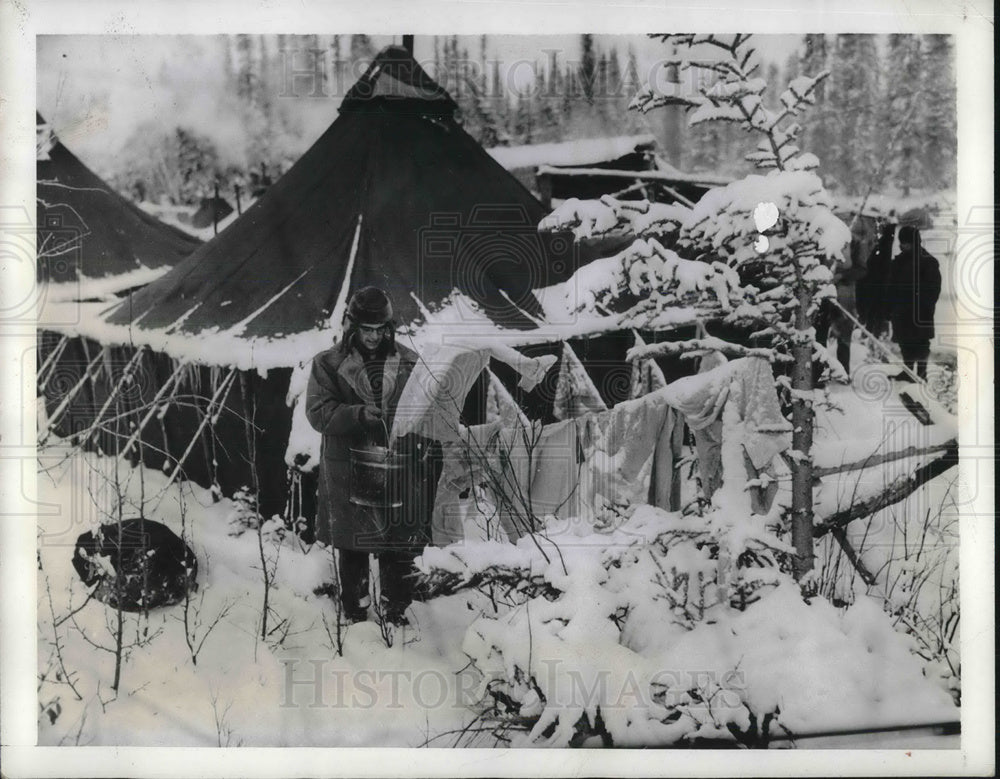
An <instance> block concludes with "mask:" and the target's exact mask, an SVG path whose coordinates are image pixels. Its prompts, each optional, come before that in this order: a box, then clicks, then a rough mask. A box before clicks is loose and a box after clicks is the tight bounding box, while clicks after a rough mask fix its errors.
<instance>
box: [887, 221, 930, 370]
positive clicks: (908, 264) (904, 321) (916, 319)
mask: <svg viewBox="0 0 1000 779" xmlns="http://www.w3.org/2000/svg"><path fill="white" fill-rule="evenodd" d="M940 295H941V270H940V267H939V266H938V261H937V260H936V259H935V258H934V257H932V256H931V255H930V254H929V253H928V252H927V250H926V249H924V248H923V245H922V242H921V239H920V231H919V230H917V228H915V227H910V226H904V227H900V228H899V254H897V255H896V256H895V257H894V258H893V260H892V267H891V268H890V270H889V283H888V285H887V295H886V302H887V305H888V307H889V321H890V322H891V323H892V338H893V340H894V341H895V342H896V343H897V344H899V349H900V351H901V352H902V353H903V364H904V365H906V367H907V368H910V369H911V370H913V369H915V372H916V374H917V376H918V377H920V378H921V379H924V380H926V379H927V360H928V358H929V357H930V353H931V339H932V338H933V337H934V309H935V307H936V306H937V301H938V298H939V297H940ZM895 378H897V379H903V380H906V379H907V378H908V377H906V374H905V373H900V374H899V375H898V376H896V377H895Z"/></svg>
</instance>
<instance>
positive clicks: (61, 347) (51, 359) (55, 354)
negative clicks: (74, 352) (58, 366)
mask: <svg viewBox="0 0 1000 779" xmlns="http://www.w3.org/2000/svg"><path fill="white" fill-rule="evenodd" d="M68 343H69V336H68V335H64V336H63V337H62V338H60V339H59V343H57V344H56V346H55V348H54V349H53V350H52V352H51V354H49V356H48V357H46V358H45V362H43V363H42V367H41V368H39V369H38V377H37V379H38V381H39V382H41V384H40V385H39V387H38V391H39V393H43V392H45V388H46V387H47V386H48V383H49V378H51V374H50V375H49V376H48V377H47V378H46V379H45V380H44V381H42V374H43V373H45V372H46V370H47V369H48V368H49V367H50V366H51V367H52V370H53V371H55V363H56V362H58V361H59V358H60V357H62V353H63V352H64V351H65V350H66V345H67V344H68Z"/></svg>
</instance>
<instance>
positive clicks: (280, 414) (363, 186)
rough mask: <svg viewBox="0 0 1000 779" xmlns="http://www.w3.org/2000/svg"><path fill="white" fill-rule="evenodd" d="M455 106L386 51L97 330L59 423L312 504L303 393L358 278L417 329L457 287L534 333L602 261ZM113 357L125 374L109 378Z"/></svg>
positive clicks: (224, 480)
mask: <svg viewBox="0 0 1000 779" xmlns="http://www.w3.org/2000/svg"><path fill="white" fill-rule="evenodd" d="M455 109H456V106H455V103H454V102H453V101H452V99H451V98H450V96H449V95H448V94H447V93H446V92H445V91H444V90H443V89H442V88H441V87H440V86H438V85H437V84H436V83H435V82H434V81H433V80H432V79H431V78H430V76H428V75H427V73H425V72H424V71H423V70H422V69H421V68H420V66H419V65H418V64H417V63H416V62H415V61H414V60H413V58H412V57H411V56H410V55H409V53H407V52H406V51H405V50H404V49H401V48H396V47H390V48H389V49H386V50H385V51H383V52H382V53H381V54H380V55H379V56H378V57H377V58H376V60H375V61H374V62H373V63H372V65H371V67H370V68H369V70H368V71H367V72H366V73H365V75H364V76H363V77H362V78H361V79H360V80H359V81H358V83H357V84H355V86H354V87H353V88H352V89H351V90H350V92H349V93H348V94H347V95H346V96H345V99H344V101H343V103H342V105H341V107H340V112H339V116H338V118H337V119H336V121H334V122H333V124H332V125H331V126H330V128H329V129H328V130H327V131H326V132H325V133H324V134H323V135H322V136H321V137H320V139H319V140H318V141H317V142H316V143H315V144H314V145H313V146H312V147H311V148H310V149H309V150H308V151H307V152H306V153H305V154H304V155H303V157H302V158H301V159H300V160H299V161H298V162H297V163H296V164H295V165H294V166H293V167H292V168H291V169H290V170H289V171H288V172H286V174H285V175H284V176H283V177H282V178H281V179H280V180H279V181H278V182H277V183H276V184H275V185H274V186H272V187H271V188H270V189H269V190H268V191H267V192H266V193H265V195H264V196H263V197H261V198H260V199H259V200H258V201H257V202H256V203H255V204H254V205H253V206H252V207H251V208H250V209H248V210H247V211H246V212H245V213H244V214H243V216H242V217H241V218H240V219H238V220H237V221H236V222H235V223H234V224H233V225H232V226H230V227H229V228H228V229H227V230H225V231H224V232H223V233H221V234H220V235H219V236H218V237H217V238H216V239H214V240H212V241H211V242H209V243H207V244H204V245H203V246H202V247H201V248H200V249H199V250H198V251H196V252H194V253H193V254H192V255H191V256H189V257H188V258H187V259H186V260H184V261H183V262H181V263H179V264H178V265H177V266H176V267H174V268H173V269H172V270H171V271H170V272H169V273H168V274H166V275H164V276H163V277H162V278H160V279H158V280H157V281H155V282H153V283H151V284H149V285H147V286H146V287H144V288H142V289H140V290H138V291H136V292H134V293H133V294H130V295H129V296H128V297H127V298H126V299H124V300H122V301H121V302H120V303H119V304H118V305H116V306H114V307H112V308H110V309H109V310H107V311H106V312H104V313H103V314H102V315H101V317H99V318H98V319H97V320H96V321H92V322H83V323H81V324H80V325H79V329H80V330H81V331H83V332H84V333H85V334H87V335H89V336H90V337H91V338H92V339H93V340H92V341H91V343H90V346H91V353H92V354H93V355H94V356H93V360H92V364H93V365H94V366H96V368H95V373H93V374H90V375H89V376H88V375H84V377H83V378H84V379H85V380H84V382H83V384H84V385H86V386H87V387H88V388H89V396H88V397H87V400H86V401H85V402H76V401H74V400H73V399H70V400H69V402H65V403H62V402H61V403H60V406H61V407H60V408H58V409H56V410H58V411H60V414H59V417H58V418H54V419H53V420H52V423H51V426H52V430H53V431H54V432H57V433H60V434H62V435H76V436H77V438H78V439H79V438H80V437H81V436H82V437H83V438H84V439H85V440H89V437H90V436H93V439H94V440H100V439H101V437H102V436H103V437H106V436H108V435H112V436H117V438H118V444H113V443H112V442H111V441H110V440H109V441H107V445H106V446H105V451H120V445H121V442H122V441H123V440H125V441H128V442H129V454H130V456H132V457H136V456H139V455H138V450H139V449H140V448H142V449H143V452H142V456H143V457H144V458H145V459H147V460H148V462H149V463H153V464H156V465H157V466H162V467H164V468H165V469H166V470H167V471H168V472H170V473H182V474H183V476H185V477H187V478H190V479H193V480H195V481H197V482H199V483H202V484H204V485H214V486H217V487H218V489H219V490H220V491H221V492H223V493H226V494H232V493H233V492H234V491H235V490H237V489H239V488H240V487H242V486H244V485H252V484H255V485H256V486H257V487H259V492H260V501H261V503H260V508H261V510H262V511H263V512H264V513H265V514H266V515H267V514H270V513H276V512H280V511H286V512H288V514H289V515H290V516H293V517H297V516H302V515H305V516H308V515H309V514H311V507H310V506H309V503H310V498H311V496H312V493H313V488H312V485H311V484H310V483H309V478H310V477H308V476H306V477H305V481H302V477H303V474H302V473H301V472H300V470H298V469H296V468H295V467H292V469H291V470H289V469H288V467H287V466H302V467H301V471H305V470H308V468H310V467H311V466H312V465H314V463H313V462H309V461H308V456H307V455H302V449H303V447H297V446H296V445H295V443H294V441H293V442H292V443H289V441H290V439H295V438H296V436H297V435H298V433H297V432H296V430H295V420H294V418H295V414H296V408H295V401H296V399H297V398H298V396H299V395H300V394H301V391H302V390H303V389H304V380H303V379H304V375H305V373H304V372H305V370H306V368H307V367H308V364H309V361H310V359H311V357H312V355H313V354H315V353H316V352H318V351H320V350H321V349H324V348H327V347H329V345H330V344H331V343H332V342H333V340H334V339H335V338H336V337H337V336H338V335H339V333H340V328H341V325H342V317H343V310H344V307H345V305H346V301H347V298H348V296H349V294H350V293H351V292H352V291H353V290H355V289H357V288H360V287H362V286H366V285H369V284H376V285H379V286H382V287H384V288H386V289H387V290H388V291H389V292H390V294H391V295H392V296H393V299H394V305H395V308H396V316H397V319H398V321H399V322H400V323H403V324H407V323H412V322H414V321H417V320H420V319H421V318H422V317H423V318H426V316H428V315H429V314H430V312H431V310H433V309H435V308H436V307H437V305H438V304H441V303H443V302H446V301H447V299H448V298H449V297H451V296H452V295H453V292H454V291H455V290H457V291H458V292H459V293H461V295H460V297H461V299H462V300H463V301H466V302H468V305H469V306H471V307H472V308H471V310H470V315H471V316H472V318H473V319H474V320H475V321H478V322H479V323H480V324H486V325H489V327H490V328H491V329H494V328H497V327H500V328H502V329H510V330H513V331H525V330H530V329H532V328H534V327H536V322H537V318H538V317H539V316H542V310H541V307H540V304H539V302H538V300H537V299H536V298H535V296H534V294H533V292H532V290H533V289H537V288H542V287H546V286H549V285H551V284H553V283H556V282H558V281H561V280H564V279H565V278H567V277H569V276H570V275H571V274H572V272H573V271H574V270H575V268H576V267H577V266H578V265H579V264H580V263H581V262H584V261H585V260H582V259H579V257H580V254H581V252H580V251H579V249H578V247H577V246H576V245H575V244H574V242H573V241H572V240H567V239H566V237H565V236H558V235H551V234H541V233H539V232H538V230H537V225H538V222H539V221H541V219H542V218H543V217H544V216H545V215H546V213H547V212H546V211H545V210H544V209H543V208H542V206H541V205H540V204H539V203H538V201H537V200H535V199H534V197H533V196H532V195H531V194H530V193H529V192H528V191H527V190H526V189H525V188H524V187H523V186H522V185H521V184H520V183H519V182H517V180H516V179H514V178H513V177H512V176H511V175H510V174H509V173H507V172H506V171H505V170H504V169H503V168H502V167H501V166H500V165H499V164H498V163H496V162H495V161H494V160H493V159H492V158H491V157H490V156H489V155H488V154H487V153H486V152H485V151H484V150H483V149H482V148H481V147H480V146H479V145H478V144H477V143H476V142H475V141H474V140H473V139H472V138H471V137H470V136H469V135H468V134H467V133H465V132H464V131H463V130H462V129H461V127H460V126H459V124H458V123H457V122H456V121H455V119H454V116H453V114H454V111H455ZM585 253H586V252H584V254H585ZM102 355H103V362H105V363H106V362H107V361H108V360H109V356H110V359H112V362H114V363H115V364H118V365H120V366H121V369H120V370H119V372H118V374H117V376H116V374H115V373H114V372H113V371H112V372H107V373H106V374H102V375H98V374H99V373H100V365H101V364H102ZM90 367H91V365H90V364H88V366H87V367H86V369H85V371H84V374H87V373H88V372H89V371H90ZM129 372H131V375H132V376H133V377H134V380H133V381H132V386H131V389H130V391H129V392H128V393H124V392H122V391H121V389H120V381H118V378H119V377H120V376H124V375H125V374H126V373H129ZM91 377H92V378H91ZM480 389H481V390H482V387H480ZM126 395H127V397H126ZM122 404H125V405H127V406H128V408H127V409H126V410H124V411H122V410H121V409H120V408H118V406H120V405H122ZM116 408H118V410H117V412H115V413H112V412H113V411H114V410H115V409H116ZM112 417H113V418H114V419H115V420H116V422H115V429H114V430H112V431H111V432H110V433H109V432H108V431H107V430H106V429H105V428H106V427H107V422H105V421H104V420H106V419H109V418H112ZM300 422H301V420H300ZM81 431H82V433H81ZM299 432H301V431H299ZM140 444H143V446H141V447H140ZM113 446H117V448H112V447H113ZM305 448H307V447H305ZM297 455H298V456H297ZM251 463H252V464H253V466H251ZM295 496H299V497H301V504H300V505H297V506H294V507H290V505H289V499H290V498H294V497H295Z"/></svg>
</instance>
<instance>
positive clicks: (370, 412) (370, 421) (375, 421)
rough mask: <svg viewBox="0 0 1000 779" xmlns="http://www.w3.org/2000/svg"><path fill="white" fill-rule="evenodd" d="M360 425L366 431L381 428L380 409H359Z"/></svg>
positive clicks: (370, 407)
mask: <svg viewBox="0 0 1000 779" xmlns="http://www.w3.org/2000/svg"><path fill="white" fill-rule="evenodd" d="M361 424H362V425H363V426H364V427H365V429H367V430H372V429H376V430H377V429H381V428H382V409H380V408H379V407H378V406H365V407H364V408H362V409H361Z"/></svg>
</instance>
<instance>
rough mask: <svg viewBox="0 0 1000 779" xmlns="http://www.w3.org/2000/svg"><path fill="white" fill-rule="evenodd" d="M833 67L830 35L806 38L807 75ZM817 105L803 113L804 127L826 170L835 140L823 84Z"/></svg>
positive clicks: (803, 63) (817, 92)
mask: <svg viewBox="0 0 1000 779" xmlns="http://www.w3.org/2000/svg"><path fill="white" fill-rule="evenodd" d="M829 67H830V52H829V47H828V46H827V39H826V35H825V34H823V33H815V34H809V35H806V36H805V54H803V56H802V61H801V68H802V72H803V73H808V74H810V75H816V74H818V73H822V72H823V71H825V70H828V69H829ZM813 94H814V98H815V103H814V104H813V106H812V107H811V108H807V109H805V110H804V112H803V119H804V121H803V125H804V126H805V128H806V135H805V139H804V140H805V142H806V146H807V147H808V148H809V150H810V151H811V152H812V153H813V154H815V155H816V156H817V157H818V158H819V161H820V169H821V170H824V171H825V170H826V169H827V163H829V162H830V159H829V156H830V146H831V139H832V138H833V128H832V126H831V125H832V123H833V111H832V110H831V108H830V106H829V104H828V102H827V84H826V82H825V81H821V82H820V83H819V84H818V85H817V86H816V89H815V92H814V93H813Z"/></svg>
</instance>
